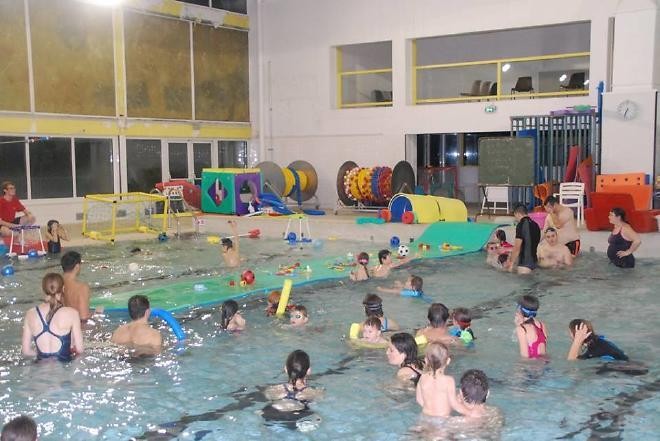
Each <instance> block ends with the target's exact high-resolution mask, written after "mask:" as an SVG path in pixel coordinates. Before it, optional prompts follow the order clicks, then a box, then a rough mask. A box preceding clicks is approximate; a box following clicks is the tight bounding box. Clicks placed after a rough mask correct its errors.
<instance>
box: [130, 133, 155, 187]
mask: <svg viewBox="0 0 660 441" xmlns="http://www.w3.org/2000/svg"><path fill="white" fill-rule="evenodd" d="M126 175H127V179H128V191H144V192H147V193H148V192H149V191H151V189H152V188H154V185H155V184H156V183H158V182H161V181H162V179H163V177H162V172H161V162H160V140H158V139H127V140H126Z"/></svg>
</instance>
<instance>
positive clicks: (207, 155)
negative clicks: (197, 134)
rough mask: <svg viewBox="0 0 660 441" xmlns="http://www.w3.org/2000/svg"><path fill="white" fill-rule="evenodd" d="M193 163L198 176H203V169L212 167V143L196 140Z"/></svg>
mask: <svg viewBox="0 0 660 441" xmlns="http://www.w3.org/2000/svg"><path fill="white" fill-rule="evenodd" d="M193 163H194V173H195V177H196V178H201V177H202V169H204V168H208V167H211V144H210V143H207V142H196V143H194V144H193Z"/></svg>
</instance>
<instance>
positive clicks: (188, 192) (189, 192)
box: [154, 179, 202, 210]
mask: <svg viewBox="0 0 660 441" xmlns="http://www.w3.org/2000/svg"><path fill="white" fill-rule="evenodd" d="M154 187H155V188H157V189H158V191H160V192H161V193H165V192H166V189H167V188H168V187H180V190H179V191H180V193H181V196H182V197H183V199H184V200H185V201H186V204H188V205H190V206H191V207H192V208H194V209H196V210H199V209H200V208H202V204H201V197H202V189H201V188H200V187H199V186H197V185H195V184H194V183H192V182H189V181H188V180H187V179H171V180H169V181H167V182H159V183H157V184H156V185H155V186H154Z"/></svg>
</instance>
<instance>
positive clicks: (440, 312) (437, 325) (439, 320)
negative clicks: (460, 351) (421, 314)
mask: <svg viewBox="0 0 660 441" xmlns="http://www.w3.org/2000/svg"><path fill="white" fill-rule="evenodd" d="M426 316H427V318H428V319H429V326H427V327H425V328H422V329H420V330H419V331H417V335H418V336H420V335H423V336H424V337H426V339H427V340H428V341H429V342H439V343H443V344H446V345H451V344H456V343H458V340H457V339H456V338H455V337H452V336H451V335H450V334H449V331H448V330H447V320H448V319H449V309H447V307H446V306H445V305H443V304H442V303H433V304H431V306H429V310H428V314H427V315H426Z"/></svg>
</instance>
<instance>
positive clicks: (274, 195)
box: [256, 161, 325, 216]
mask: <svg viewBox="0 0 660 441" xmlns="http://www.w3.org/2000/svg"><path fill="white" fill-rule="evenodd" d="M256 167H257V168H258V169H259V170H261V175H262V176H263V183H264V190H266V191H267V192H268V193H265V194H263V195H262V197H261V202H262V206H269V207H272V208H273V210H275V211H276V212H278V213H280V214H285V215H288V214H294V213H293V211H291V209H289V207H288V206H287V205H286V203H285V201H284V200H285V199H286V198H290V199H293V200H294V201H295V202H296V203H297V205H298V209H299V210H301V211H302V212H303V213H305V214H309V215H312V216H319V215H324V214H325V211H323V210H319V209H318V208H319V201H318V197H317V196H316V190H317V188H318V175H317V174H316V170H315V169H314V166H313V165H312V164H310V163H309V162H307V161H293V162H291V163H290V164H289V165H288V166H287V167H284V168H280V166H278V165H277V164H275V163H274V162H271V161H263V162H260V163H258V164H257V165H256ZM266 194H268V196H267V197H263V196H265V195H266ZM312 199H313V200H314V206H315V208H316V209H315V210H314V209H303V202H305V201H309V200H312Z"/></svg>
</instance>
